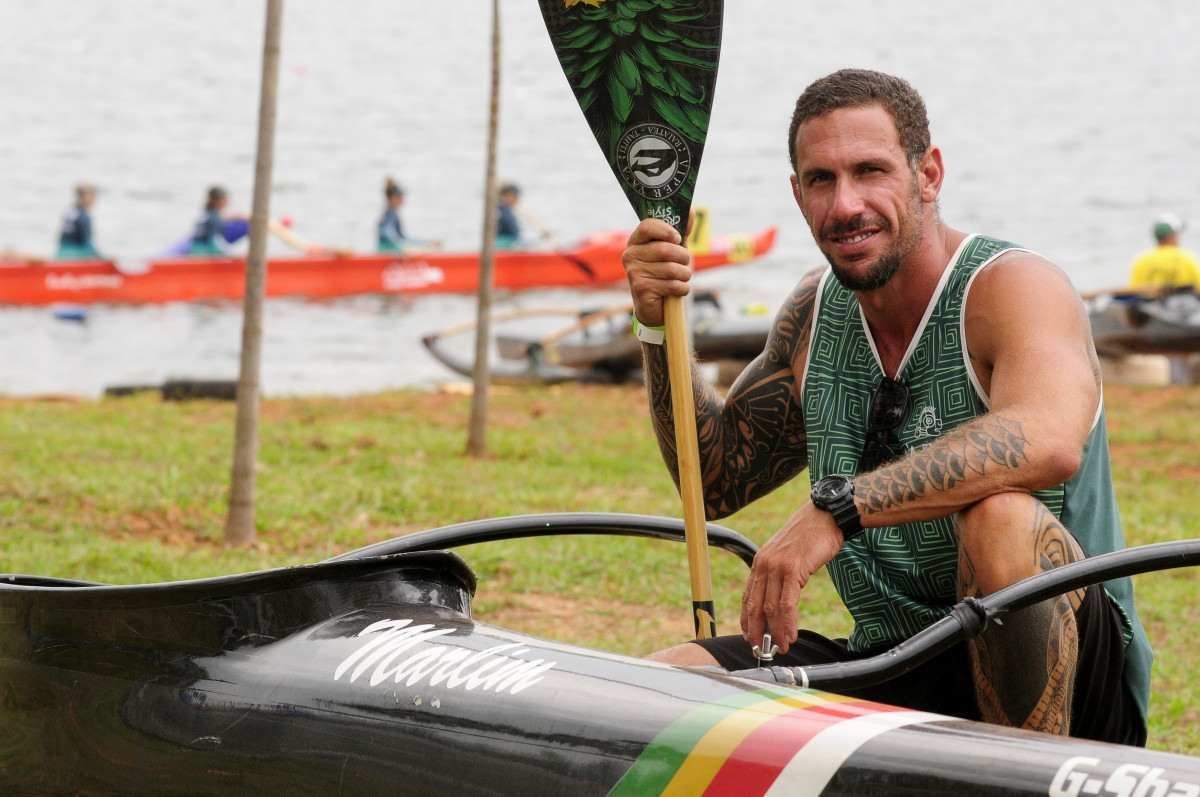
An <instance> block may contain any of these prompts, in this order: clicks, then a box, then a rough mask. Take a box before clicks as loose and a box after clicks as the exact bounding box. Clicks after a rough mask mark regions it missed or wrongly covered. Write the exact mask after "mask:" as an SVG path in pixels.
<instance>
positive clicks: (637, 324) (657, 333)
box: [633, 316, 667, 346]
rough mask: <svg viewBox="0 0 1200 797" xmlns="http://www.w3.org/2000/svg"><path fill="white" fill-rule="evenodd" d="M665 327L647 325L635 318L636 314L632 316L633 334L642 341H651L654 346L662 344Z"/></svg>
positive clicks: (664, 336)
mask: <svg viewBox="0 0 1200 797" xmlns="http://www.w3.org/2000/svg"><path fill="white" fill-rule="evenodd" d="M666 330H667V328H666V327H648V326H646V325H645V324H643V323H642V322H641V321H638V320H637V316H634V317H633V334H634V335H635V336H636V337H637V339H638V340H640V341H641V342H642V343H651V344H653V345H655V346H661V345H663V341H664V340H666V339H667V335H666Z"/></svg>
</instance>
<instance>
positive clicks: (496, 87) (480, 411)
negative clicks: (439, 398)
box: [467, 0, 500, 457]
mask: <svg viewBox="0 0 1200 797" xmlns="http://www.w3.org/2000/svg"><path fill="white" fill-rule="evenodd" d="M499 127H500V0H492V101H491V109H490V116H489V118H488V143H487V148H488V150H487V166H486V168H485V170H484V171H485V175H484V180H483V245H482V246H481V247H480V252H479V302H478V305H477V308H476V315H475V318H476V324H475V369H474V372H473V373H472V380H473V381H474V383H475V389H474V391H473V392H472V393H471V420H470V423H469V426H468V431H467V454H468V455H469V456H473V457H481V456H483V455H485V454H486V453H487V401H488V379H489V376H488V358H489V355H490V353H491V337H492V281H493V275H492V272H493V270H494V268H493V267H494V264H495V255H496V199H497V197H496V138H497V136H498V134H499Z"/></svg>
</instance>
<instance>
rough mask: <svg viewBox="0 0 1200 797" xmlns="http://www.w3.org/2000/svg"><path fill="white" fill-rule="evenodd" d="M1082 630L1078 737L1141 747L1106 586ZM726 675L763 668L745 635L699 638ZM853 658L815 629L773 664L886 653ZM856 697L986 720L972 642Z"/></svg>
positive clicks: (1091, 600) (1142, 728)
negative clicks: (977, 688)
mask: <svg viewBox="0 0 1200 797" xmlns="http://www.w3.org/2000/svg"><path fill="white" fill-rule="evenodd" d="M1075 619H1076V622H1077V624H1078V628H1079V665H1078V669H1077V670H1076V673H1075V693H1074V696H1073V698H1072V701H1071V735H1072V736H1075V737H1077V738H1080V739H1095V740H1098V741H1102V742H1116V743H1118V744H1131V745H1136V746H1138V747H1142V746H1144V745H1145V744H1146V725H1145V723H1144V722H1143V720H1142V718H1141V715H1140V713H1139V711H1138V707H1137V703H1136V702H1134V699H1133V695H1132V694H1130V692H1129V688H1128V687H1127V686H1126V685H1125V683H1124V680H1123V678H1122V675H1123V674H1124V672H1125V641H1124V637H1123V635H1122V623H1121V615H1120V612H1119V610H1118V609H1117V608H1116V606H1115V605H1114V604H1113V602H1112V601H1111V600H1110V599H1109V598H1108V596H1107V595H1106V594H1105V593H1104V590H1103V589H1102V588H1101V587H1099V586H1092V587H1089V588H1088V589H1087V592H1086V593H1085V595H1084V599H1083V603H1081V604H1080V605H1079V611H1078V612H1076V614H1075ZM695 644H697V645H701V646H702V647H704V649H705V650H707V651H708V652H709V653H710V654H711V655H712V657H713V658H715V659H716V660H717V663H718V664H720V665H721V666H722V667H724V668H725V669H727V670H748V669H751V668H753V667H756V666H758V660H757V659H755V658H754V654H753V653H752V652H751V651H750V646H749V645H748V644H746V641H745V640H744V639H742V638H741V637H740V636H723V637H717V638H716V639H705V640H696V641H695ZM880 652H882V650H874V651H870V652H868V653H852V652H851V651H850V650H849V648H847V646H846V640H844V639H828V638H827V637H823V636H821V635H820V634H817V633H815V632H813V631H804V630H802V631H800V636H799V638H798V639H797V640H796V641H795V642H794V643H793V644H792V647H791V648H790V649H789V650H788V651H787V653H784V654H778V655H776V656H775V660H774V661H773V662H772V665H773V666H778V667H803V666H807V665H811V664H832V663H834V662H839V661H851V660H853V659H858V658H864V657H866V656H870V655H873V654H875V653H880ZM841 691H843V692H844V693H845V694H847V695H850V696H852V697H858V698H862V699H865V700H874V701H876V702H879V703H890V704H892V705H896V706H903V707H905V708H911V709H917V710H920V711H933V712H936V713H938V714H948V715H950V716H952V717H962V718H963V719H969V720H979V719H980V715H979V705H978V704H977V703H976V701H975V684H974V681H973V679H972V677H971V660H970V656H969V653H968V652H967V643H965V642H963V643H960V644H958V645H956V646H954V647H953V648H951V649H950V650H948V651H946V652H945V653H943V654H941V655H939V656H937V657H936V658H933V659H931V660H929V661H927V662H925V663H924V664H922V665H921V666H919V667H917V668H916V669H914V670H912V671H911V672H908V673H906V674H904V675H901V676H899V677H898V678H895V679H893V680H891V681H887V682H886V683H882V684H877V685H875V686H870V687H865V688H862V689H847V690H841Z"/></svg>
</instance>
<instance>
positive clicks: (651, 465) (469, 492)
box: [0, 386, 1200, 754]
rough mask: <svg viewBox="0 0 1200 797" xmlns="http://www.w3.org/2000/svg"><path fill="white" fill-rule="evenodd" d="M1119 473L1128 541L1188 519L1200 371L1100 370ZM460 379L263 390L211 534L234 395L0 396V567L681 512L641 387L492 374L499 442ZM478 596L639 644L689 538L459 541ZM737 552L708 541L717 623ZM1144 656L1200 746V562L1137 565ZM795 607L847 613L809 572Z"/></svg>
mask: <svg viewBox="0 0 1200 797" xmlns="http://www.w3.org/2000/svg"><path fill="white" fill-rule="evenodd" d="M1108 411H1109V425H1110V431H1111V435H1112V447H1113V465H1114V474H1115V478H1116V481H1117V490H1118V495H1119V498H1120V500H1121V507H1122V513H1123V516H1124V519H1125V524H1126V534H1127V537H1128V539H1129V541H1130V543H1131V544H1139V543H1148V542H1155V541H1159V540H1167V539H1178V538H1181V537H1187V536H1197V535H1198V532H1197V524H1196V522H1195V519H1196V518H1197V517H1198V516H1200V494H1198V493H1197V491H1196V489H1195V485H1196V483H1197V477H1198V476H1200V457H1197V456H1196V451H1197V450H1200V422H1197V420H1196V419H1197V418H1200V390H1187V389H1178V388H1174V389H1167V390H1134V389H1121V388H1110V389H1109V390H1108ZM466 415H467V399H465V398H463V397H459V396H448V395H434V394H428V393H415V392H414V393H395V394H386V395H381V396H366V397H358V398H349V399H316V398H308V399H289V400H273V401H268V402H266V403H265V404H264V408H263V427H262V445H261V456H260V461H261V465H260V471H259V478H258V486H257V497H258V543H257V544H256V545H255V546H253V547H251V548H248V549H239V550H231V549H226V548H224V547H223V546H222V545H221V540H220V537H221V528H222V524H223V520H224V515H225V501H226V493H227V489H228V480H229V468H230V457H231V453H230V452H231V448H232V436H233V431H232V430H233V407H232V406H231V405H227V404H218V403H208V402H197V403H190V404H167V403H161V402H159V401H158V400H156V399H153V398H149V397H139V398H132V399H123V400H115V401H100V402H58V401H24V400H4V399H0V572H26V573H38V574H43V575H54V576H62V577H73V578H84V579H95V580H98V581H107V582H112V583H135V582H150V581H162V580H172V579H182V578H197V577H203V576H211V575H217V574H225V573H233V572H240V571H247V570H256V569H261V568H267V567H278V566H282V565H289V564H296V563H301V562H311V561H316V560H320V559H323V558H326V557H328V556H331V555H333V554H335V553H337V552H339V551H344V550H347V549H350V548H355V547H358V546H361V545H365V544H367V543H369V542H374V541H377V540H381V539H387V538H389V537H393V536H397V535H402V534H406V533H409V532H411V531H414V530H417V529H423V528H431V527H434V526H439V525H445V524H448V523H453V522H457V521H461V520H469V519H474V518H481V517H494V516H501V515H513V514H525V513H531V512H551V511H554V512H557V511H616V512H642V513H649V514H667V515H677V514H678V505H677V498H676V497H675V493H674V488H673V486H672V485H671V483H670V480H669V478H668V476H667V474H666V471H665V469H664V468H663V466H662V464H661V461H660V460H659V455H658V450H657V447H656V446H655V444H654V440H653V435H652V434H651V432H650V426H649V421H648V418H647V413H646V409H645V406H644V398H643V396H642V393H641V391H640V390H639V389H633V388H598V387H578V386H575V387H561V388H545V389H534V390H528V391H506V390H502V389H497V390H495V391H494V393H493V399H492V417H491V431H490V435H489V443H490V447H491V455H490V456H489V457H488V458H486V459H483V460H470V459H467V458H465V457H464V456H463V455H462V449H463V445H464V443H465V431H464V430H465V424H466ZM806 494H807V484H806V483H805V482H804V480H803V479H800V480H797V481H796V482H795V483H793V484H790V485H787V486H786V487H784V488H782V489H781V490H779V491H777V492H776V493H775V494H773V495H771V496H769V497H768V498H766V499H763V500H762V501H759V502H758V503H756V504H754V505H753V506H751V507H749V508H747V509H746V510H744V511H742V512H740V513H738V514H737V515H735V516H734V517H733V518H730V519H728V520H726V521H723V522H724V523H725V524H726V525H729V526H731V527H733V528H735V529H737V530H739V531H741V532H742V533H744V534H746V535H747V536H749V537H751V538H752V539H754V540H756V541H758V542H760V543H761V542H762V541H763V540H765V539H766V538H767V537H769V536H770V535H771V534H772V533H773V532H774V531H775V530H776V528H777V527H778V526H779V524H780V523H781V522H782V520H783V519H784V518H785V517H786V516H787V515H788V514H789V513H790V511H791V510H792V508H794V506H795V505H796V504H797V503H798V502H800V501H801V500H803V498H804V496H805V495H806ZM462 553H463V555H464V557H465V558H466V559H467V560H468V561H469V562H470V563H471V565H472V566H473V567H474V568H475V570H476V571H477V573H478V574H479V576H480V592H479V595H478V596H477V599H476V610H477V615H478V616H479V617H480V618H481V619H484V620H488V621H492V622H496V623H498V624H501V625H505V626H508V627H511V628H515V629H518V630H522V631H527V632H531V633H536V634H539V635H542V636H548V637H553V638H558V639H564V640H568V641H573V642H577V643H580V644H584V645H591V646H596V647H600V648H604V649H607V650H612V651H618V652H623V653H631V654H642V653H645V652H647V651H649V650H652V649H655V648H659V647H663V646H665V645H667V644H672V643H674V642H677V641H680V640H682V639H684V638H686V637H687V636H688V634H689V632H690V619H689V617H688V612H687V608H686V607H687V606H688V600H689V598H688V594H687V576H686V567H687V565H686V559H685V553H684V549H683V546H680V545H671V544H666V543H660V542H649V541H642V540H629V539H620V538H616V539H614V538H606V539H603V540H600V539H586V538H575V539H571V538H557V539H546V540H527V541H518V542H508V543H496V544H491V545H485V546H475V547H474V548H470V549H464V550H463V551H462ZM745 572H746V571H745V568H744V567H743V566H742V565H741V564H740V563H739V562H737V561H736V560H734V559H733V557H731V556H728V555H726V554H721V553H718V554H716V555H715V558H714V561H713V579H714V591H715V593H716V596H717V599H718V604H717V606H718V617H719V618H720V619H721V620H722V628H723V630H726V631H731V630H733V629H734V628H736V617H737V614H736V612H737V600H738V598H739V596H740V594H741V588H742V585H743V581H744V578H745ZM1137 590H1138V600H1139V606H1140V609H1141V613H1142V618H1143V621H1144V622H1145V623H1146V626H1147V628H1148V630H1149V633H1150V635H1151V640H1152V642H1153V643H1154V646H1155V649H1156V652H1157V658H1156V661H1155V671H1154V677H1155V681H1154V688H1155V693H1154V699H1153V703H1152V708H1151V712H1152V718H1151V735H1150V743H1151V745H1152V746H1154V747H1158V748H1162V749H1168V750H1175V751H1180V752H1188V753H1192V754H1200V687H1197V686H1196V685H1195V684H1194V682H1193V679H1192V678H1191V673H1190V665H1191V663H1192V660H1193V659H1194V658H1195V657H1196V655H1197V653H1200V632H1197V631H1196V630H1195V629H1196V628H1197V625H1198V623H1200V608H1197V605H1196V604H1197V600H1196V599H1197V596H1198V595H1200V572H1197V571H1195V570H1192V571H1175V572H1172V573H1162V574H1153V575H1148V576H1143V577H1141V578H1140V579H1138V581H1137ZM800 613H801V620H802V622H803V623H804V624H805V625H806V626H808V627H812V628H815V629H818V630H821V631H822V632H824V633H827V634H829V635H831V636H832V635H838V634H844V633H846V632H847V631H848V630H849V627H850V620H849V617H848V616H847V614H846V612H845V610H844V609H843V608H842V606H841V603H840V601H839V600H838V599H837V596H836V594H835V593H834V591H833V588H832V585H831V584H830V583H829V580H828V578H827V577H826V576H825V575H824V574H823V573H822V574H820V575H819V576H818V577H816V578H815V579H814V580H813V582H812V583H811V584H810V586H809V588H808V589H807V590H805V593H804V596H803V599H802V604H801V607H800Z"/></svg>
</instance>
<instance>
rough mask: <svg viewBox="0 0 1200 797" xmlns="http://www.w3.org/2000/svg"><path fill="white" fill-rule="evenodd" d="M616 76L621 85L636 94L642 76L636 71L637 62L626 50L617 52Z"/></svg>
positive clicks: (638, 90) (639, 88) (639, 89)
mask: <svg viewBox="0 0 1200 797" xmlns="http://www.w3.org/2000/svg"><path fill="white" fill-rule="evenodd" d="M615 71H616V73H617V77H618V78H619V79H620V81H621V83H622V85H624V86H625V88H627V89H629V91H630V92H631V93H633V94H637V93H639V92H641V90H642V76H641V75H640V74H639V73H638V68H637V64H636V63H635V62H634V60H633V56H631V55H630V54H629V53H627V52H620V53H617V61H616V65H615Z"/></svg>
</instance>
